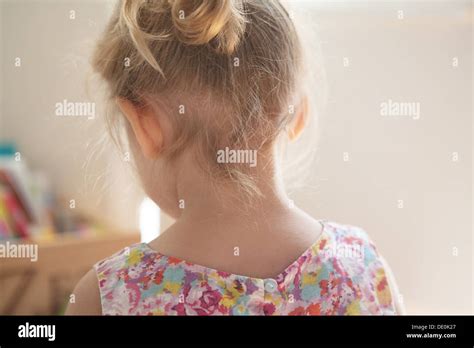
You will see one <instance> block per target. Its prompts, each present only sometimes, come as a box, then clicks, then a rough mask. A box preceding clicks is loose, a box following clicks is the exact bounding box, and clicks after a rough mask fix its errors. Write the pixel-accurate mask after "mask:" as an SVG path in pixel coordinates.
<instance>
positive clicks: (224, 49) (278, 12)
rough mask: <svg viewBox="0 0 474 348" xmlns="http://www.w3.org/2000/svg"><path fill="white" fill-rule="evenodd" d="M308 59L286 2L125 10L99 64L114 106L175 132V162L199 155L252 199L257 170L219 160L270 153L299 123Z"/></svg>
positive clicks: (159, 0)
mask: <svg viewBox="0 0 474 348" xmlns="http://www.w3.org/2000/svg"><path fill="white" fill-rule="evenodd" d="M301 60H302V54H301V47H300V42H299V39H298V36H297V34H296V30H295V28H294V26H293V23H292V21H291V20H290V18H289V15H288V13H287V12H286V10H285V9H284V8H283V6H282V5H281V4H280V2H279V1H268V0H123V1H121V2H120V3H119V5H118V7H117V9H116V11H115V13H114V15H113V16H112V19H111V20H110V23H109V25H108V27H107V29H106V31H105V33H104V35H103V37H102V38H101V39H100V41H99V44H98V46H97V48H96V52H95V55H94V59H93V66H94V68H95V70H96V71H97V72H98V73H99V74H100V75H101V76H102V78H103V79H104V80H105V81H106V82H107V84H108V86H109V89H110V97H111V98H112V99H115V98H117V97H121V98H125V99H127V100H129V101H132V102H133V103H135V104H139V105H140V104H145V103H146V104H148V105H150V104H151V105H156V106H157V107H160V108H161V109H162V110H166V113H167V115H168V117H169V119H170V122H171V123H172V125H173V141H172V142H171V143H170V144H171V145H170V146H168V147H167V148H165V149H163V158H165V157H166V158H167V159H169V160H172V159H173V158H176V156H179V154H180V153H181V152H182V151H183V150H185V149H187V150H191V151H195V153H196V156H195V158H196V159H198V160H199V163H201V164H202V168H206V169H210V170H212V172H214V173H219V174H220V175H219V176H218V177H221V178H227V179H231V180H232V181H234V182H236V183H238V184H241V185H242V186H246V189H248V190H252V173H251V169H250V168H249V167H248V166H242V165H236V164H230V163H218V161H216V152H217V151H218V150H219V149H224V148H226V147H228V148H230V149H254V150H257V151H261V152H262V153H264V152H265V151H266V150H267V149H268V148H270V147H271V145H272V144H273V143H274V142H275V140H276V139H277V137H278V136H279V134H280V133H282V130H283V129H285V127H286V126H287V125H288V124H289V123H290V122H291V121H292V118H293V117H294V115H295V114H294V112H292V110H293V108H292V107H291V106H292V105H295V104H298V102H299V101H300V99H301V98H302V95H301V91H300V89H299V84H300V77H301V73H302V62H301Z"/></svg>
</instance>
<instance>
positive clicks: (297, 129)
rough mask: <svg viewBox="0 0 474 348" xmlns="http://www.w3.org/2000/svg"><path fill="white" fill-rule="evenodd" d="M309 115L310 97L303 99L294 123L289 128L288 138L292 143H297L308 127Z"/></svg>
mask: <svg viewBox="0 0 474 348" xmlns="http://www.w3.org/2000/svg"><path fill="white" fill-rule="evenodd" d="M308 114H309V105H308V97H307V96H304V97H303V98H302V99H301V102H300V104H299V105H298V108H297V109H296V115H295V119H294V120H293V122H292V123H291V124H290V126H289V128H288V131H287V132H288V138H289V139H290V141H295V140H296V139H298V137H299V136H300V135H301V133H302V132H303V129H304V127H305V126H306V122H307V120H308Z"/></svg>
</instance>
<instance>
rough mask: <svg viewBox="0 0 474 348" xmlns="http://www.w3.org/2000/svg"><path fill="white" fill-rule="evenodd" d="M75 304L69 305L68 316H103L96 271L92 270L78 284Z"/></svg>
mask: <svg viewBox="0 0 474 348" xmlns="http://www.w3.org/2000/svg"><path fill="white" fill-rule="evenodd" d="M72 294H73V295H74V303H69V306H68V308H67V310H66V315H102V306H101V301H100V292H99V285H98V282H97V276H96V273H95V270H94V269H91V270H90V271H89V272H87V274H86V275H85V276H83V277H82V279H81V280H80V281H79V283H77V285H76V287H75V288H74V291H73V293H72Z"/></svg>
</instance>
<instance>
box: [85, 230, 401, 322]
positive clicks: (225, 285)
mask: <svg viewBox="0 0 474 348" xmlns="http://www.w3.org/2000/svg"><path fill="white" fill-rule="evenodd" d="M323 225H324V228H323V231H322V233H321V236H320V237H319V239H318V240H317V241H316V242H315V243H314V244H313V245H312V246H311V247H310V248H308V249H307V250H306V251H305V252H304V253H303V254H302V255H301V256H300V257H298V259H297V260H295V262H293V263H292V264H291V265H289V266H288V267H287V268H286V269H285V270H284V271H282V272H281V273H280V274H279V275H278V276H276V277H275V278H265V279H261V278H252V277H246V276H242V275H236V274H230V273H227V272H222V271H218V270H215V269H212V268H208V267H204V266H201V265H197V264H193V263H190V262H187V261H185V260H181V259H178V258H174V257H171V256H165V255H162V254H160V253H158V252H156V251H154V250H153V249H151V248H150V247H149V246H148V245H147V244H146V243H139V244H135V245H132V246H130V247H127V248H125V249H123V250H121V251H120V252H118V253H116V254H115V255H112V256H111V257H109V258H106V259H105V260H102V261H100V262H98V263H97V264H96V265H95V266H94V268H95V270H96V273H97V278H98V282H99V283H98V284H99V290H100V297H101V303H102V313H103V314H104V315H354V314H355V315H356V314H376V315H385V314H387V315H388V314H395V312H396V311H395V307H394V304H393V301H392V295H391V292H390V288H389V286H388V283H387V277H386V274H385V271H384V268H383V264H382V262H381V260H380V256H379V255H378V253H377V251H376V248H375V246H374V244H373V243H372V242H371V241H370V239H369V238H368V236H367V234H366V233H365V232H364V231H363V230H361V229H360V228H356V227H352V226H345V225H340V224H336V223H333V222H323Z"/></svg>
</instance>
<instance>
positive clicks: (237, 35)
mask: <svg viewBox="0 0 474 348" xmlns="http://www.w3.org/2000/svg"><path fill="white" fill-rule="evenodd" d="M168 3H169V4H170V6H171V15H172V20H173V24H174V27H175V33H176V36H177V37H178V39H179V40H180V41H181V42H183V43H185V44H188V45H205V44H211V45H212V46H213V48H214V49H215V50H216V51H217V52H218V53H222V54H232V53H233V52H234V51H235V49H236V48H237V46H238V45H239V42H240V39H241V37H242V35H243V33H244V30H245V16H244V14H243V11H242V10H243V5H242V1H241V0H168Z"/></svg>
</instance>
